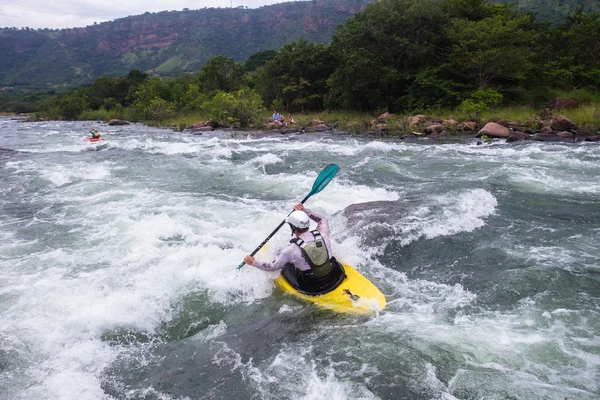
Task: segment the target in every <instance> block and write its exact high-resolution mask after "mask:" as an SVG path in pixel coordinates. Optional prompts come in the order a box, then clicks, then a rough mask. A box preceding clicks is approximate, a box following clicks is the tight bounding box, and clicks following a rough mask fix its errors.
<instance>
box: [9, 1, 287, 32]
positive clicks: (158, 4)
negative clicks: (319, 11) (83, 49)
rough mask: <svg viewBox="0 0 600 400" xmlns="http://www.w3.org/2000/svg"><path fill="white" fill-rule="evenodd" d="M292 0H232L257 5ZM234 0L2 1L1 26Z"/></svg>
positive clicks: (77, 22)
mask: <svg viewBox="0 0 600 400" xmlns="http://www.w3.org/2000/svg"><path fill="white" fill-rule="evenodd" d="M287 1H290V0H233V6H234V7H237V6H246V7H249V8H257V7H260V6H264V5H267V4H275V3H284V2H287ZM231 4H232V0H201V1H191V0H45V1H43V0H0V27H12V26H16V27H18V28H20V27H25V26H28V27H30V28H74V27H82V26H87V25H93V24H94V22H103V21H110V20H113V19H116V18H122V17H127V16H129V15H139V14H143V13H145V12H146V11H150V12H156V11H165V10H169V11H171V10H178V11H181V10H183V9H184V8H189V9H190V10H196V9H199V8H204V7H230V6H231Z"/></svg>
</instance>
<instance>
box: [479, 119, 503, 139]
mask: <svg viewBox="0 0 600 400" xmlns="http://www.w3.org/2000/svg"><path fill="white" fill-rule="evenodd" d="M483 135H486V136H489V137H491V138H499V139H506V138H508V137H509V136H510V129H508V128H507V127H505V126H502V125H500V124H497V123H495V122H488V123H487V124H485V126H484V127H483V128H482V129H481V130H480V131H479V132H478V133H477V136H476V137H482V136H483Z"/></svg>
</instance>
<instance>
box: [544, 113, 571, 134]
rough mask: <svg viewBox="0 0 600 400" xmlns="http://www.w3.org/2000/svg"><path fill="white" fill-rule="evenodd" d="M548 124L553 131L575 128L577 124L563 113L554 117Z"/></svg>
mask: <svg viewBox="0 0 600 400" xmlns="http://www.w3.org/2000/svg"><path fill="white" fill-rule="evenodd" d="M550 126H551V127H552V130H555V131H570V130H572V129H577V124H575V123H574V122H573V121H571V120H570V119H569V118H567V117H565V116H564V115H559V116H558V117H556V118H555V119H554V121H552V124H551V125H550Z"/></svg>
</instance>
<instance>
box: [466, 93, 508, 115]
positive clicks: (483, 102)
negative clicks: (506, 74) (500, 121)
mask: <svg viewBox="0 0 600 400" xmlns="http://www.w3.org/2000/svg"><path fill="white" fill-rule="evenodd" d="M501 101H502V95H501V94H500V93H498V92H497V91H496V90H494V89H488V90H478V91H476V92H475V93H473V94H472V95H471V97H469V98H468V99H466V100H464V101H463V102H462V103H461V104H460V106H458V109H459V110H461V111H463V112H466V113H467V114H469V116H470V117H471V118H477V115H478V114H481V113H482V112H484V111H485V110H487V109H488V108H490V107H491V106H495V105H496V104H499V103H500V102H501Z"/></svg>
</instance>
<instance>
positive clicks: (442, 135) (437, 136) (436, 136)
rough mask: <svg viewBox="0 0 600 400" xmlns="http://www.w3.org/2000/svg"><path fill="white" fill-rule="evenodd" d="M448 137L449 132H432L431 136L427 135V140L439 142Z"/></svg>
mask: <svg viewBox="0 0 600 400" xmlns="http://www.w3.org/2000/svg"><path fill="white" fill-rule="evenodd" d="M446 136H448V132H446V131H441V132H432V133H431V134H429V135H427V139H430V140H438V139H440V138H445V137H446Z"/></svg>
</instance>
